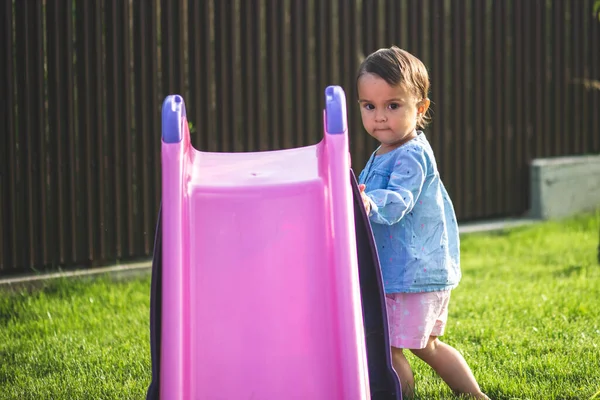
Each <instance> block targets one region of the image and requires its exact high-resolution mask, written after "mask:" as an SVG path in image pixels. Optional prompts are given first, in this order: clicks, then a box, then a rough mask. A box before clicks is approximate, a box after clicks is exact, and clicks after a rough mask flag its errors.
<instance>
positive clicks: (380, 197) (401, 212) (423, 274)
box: [358, 132, 461, 293]
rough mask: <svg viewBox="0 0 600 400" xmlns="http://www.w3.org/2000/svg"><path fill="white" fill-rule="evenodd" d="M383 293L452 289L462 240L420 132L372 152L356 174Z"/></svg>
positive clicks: (450, 205)
mask: <svg viewBox="0 0 600 400" xmlns="http://www.w3.org/2000/svg"><path fill="white" fill-rule="evenodd" d="M358 180H359V183H363V184H365V185H366V189H365V193H366V194H367V196H368V197H369V199H370V200H371V212H370V214H369V219H370V221H371V226H372V228H373V235H374V237H375V243H376V245H377V252H378V254H379V260H380V264H381V272H382V275H383V281H384V287H385V291H386V293H410V292H431V291H437V290H448V289H452V288H454V287H456V286H457V285H458V282H459V281H460V278H461V271H460V239H459V235H458V224H457V222H456V214H455V213H454V207H453V206H452V201H451V200H450V197H449V196H448V193H447V192H446V188H445V187H444V185H443V183H442V181H441V179H440V174H439V172H438V169H437V164H436V161H435V157H434V155H433V150H432V148H431V146H430V144H429V142H428V141H427V139H426V137H425V134H424V133H423V132H418V135H417V137H416V138H414V139H412V140H410V141H408V142H407V143H405V144H404V145H402V146H400V147H399V148H397V149H394V150H393V151H391V152H389V153H386V154H382V155H378V156H376V155H375V154H373V155H372V156H371V158H370V160H369V161H368V162H367V165H366V166H365V169H364V170H363V171H362V172H361V173H360V175H359V178H358Z"/></svg>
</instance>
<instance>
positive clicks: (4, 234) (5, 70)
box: [0, 0, 18, 272]
mask: <svg viewBox="0 0 600 400" xmlns="http://www.w3.org/2000/svg"><path fill="white" fill-rule="evenodd" d="M0 7H1V8H0V24H1V28H0V32H1V36H2V38H3V40H1V41H0V57H2V60H4V62H2V63H0V64H1V65H0V81H1V82H2V83H1V85H2V86H0V87H1V88H2V93H3V97H4V99H3V100H4V101H3V102H2V103H1V104H0V126H1V127H2V128H1V129H2V131H3V132H4V134H3V135H2V140H1V141H0V143H2V145H1V146H2V149H0V166H1V167H2V168H1V169H0V272H12V271H13V270H15V269H17V261H18V259H17V251H18V249H17V239H18V233H17V218H16V213H15V209H16V207H17V204H16V201H17V200H16V181H15V172H16V171H15V167H16V154H15V153H16V143H15V138H16V135H17V132H16V125H15V123H16V121H15V117H14V115H15V113H14V110H15V100H16V99H15V95H14V93H15V92H14V90H15V87H14V82H15V77H14V68H13V63H14V61H15V59H14V57H13V50H14V44H13V43H14V39H15V38H14V35H13V2H12V0H3V1H2V2H1V5H0Z"/></svg>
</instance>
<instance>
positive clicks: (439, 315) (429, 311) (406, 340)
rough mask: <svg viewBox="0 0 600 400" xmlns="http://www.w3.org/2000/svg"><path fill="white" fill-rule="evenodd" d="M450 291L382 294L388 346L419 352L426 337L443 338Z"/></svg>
mask: <svg viewBox="0 0 600 400" xmlns="http://www.w3.org/2000/svg"><path fill="white" fill-rule="evenodd" d="M449 302H450V290H443V291H439V292H424V293H389V294H386V295H385V303H386V306H387V317H388V326H389V332H390V344H391V345H392V346H393V347H398V348H400V349H422V348H424V347H425V346H426V345H427V341H428V340H429V336H442V335H443V334H444V328H445V327H446V321H447V320H448V303H449Z"/></svg>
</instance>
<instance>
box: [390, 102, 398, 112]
mask: <svg viewBox="0 0 600 400" xmlns="http://www.w3.org/2000/svg"><path fill="white" fill-rule="evenodd" d="M388 107H389V108H390V110H396V109H398V108H400V104H398V103H391V104H390V105H389V106H388Z"/></svg>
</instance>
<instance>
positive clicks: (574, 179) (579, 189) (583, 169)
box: [530, 155, 600, 219]
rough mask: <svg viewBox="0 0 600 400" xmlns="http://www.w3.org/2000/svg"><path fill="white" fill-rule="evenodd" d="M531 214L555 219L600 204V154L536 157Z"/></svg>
mask: <svg viewBox="0 0 600 400" xmlns="http://www.w3.org/2000/svg"><path fill="white" fill-rule="evenodd" d="M530 179H531V182H530V183H531V184H530V191H531V192H530V199H531V208H530V217H531V218H542V219H553V218H563V217H568V216H570V215H573V214H577V213H580V212H585V211H593V210H595V209H598V208H600V155H586V156H573V157H556V158H543V159H536V160H533V161H532V163H531V174H530Z"/></svg>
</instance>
